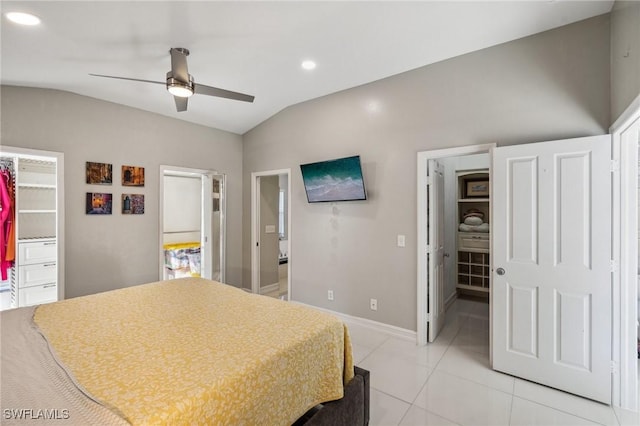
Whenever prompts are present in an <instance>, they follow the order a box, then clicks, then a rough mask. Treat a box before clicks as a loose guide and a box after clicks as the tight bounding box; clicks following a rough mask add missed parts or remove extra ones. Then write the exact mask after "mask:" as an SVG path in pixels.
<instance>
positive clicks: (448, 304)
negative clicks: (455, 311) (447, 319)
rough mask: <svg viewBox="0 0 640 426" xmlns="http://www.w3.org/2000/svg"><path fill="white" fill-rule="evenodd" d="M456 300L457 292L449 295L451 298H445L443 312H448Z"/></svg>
mask: <svg viewBox="0 0 640 426" xmlns="http://www.w3.org/2000/svg"><path fill="white" fill-rule="evenodd" d="M457 298H458V292H457V291H454V292H453V293H452V294H451V296H449V297H447V300H445V301H444V310H445V311H448V310H449V308H450V307H451V305H453V302H455V301H456V299H457Z"/></svg>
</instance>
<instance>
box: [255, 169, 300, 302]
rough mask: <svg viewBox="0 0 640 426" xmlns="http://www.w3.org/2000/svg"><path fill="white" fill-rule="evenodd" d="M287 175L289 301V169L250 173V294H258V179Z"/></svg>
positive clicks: (288, 286)
mask: <svg viewBox="0 0 640 426" xmlns="http://www.w3.org/2000/svg"><path fill="white" fill-rule="evenodd" d="M279 175H287V182H288V183H287V206H286V207H287V300H291V169H278V170H268V171H263V172H253V173H251V292H252V293H255V294H260V288H258V286H259V281H260V280H259V277H258V274H259V273H260V247H259V246H258V243H259V235H260V232H259V229H258V227H259V226H260V221H259V219H258V218H259V216H260V178H261V177H263V176H279Z"/></svg>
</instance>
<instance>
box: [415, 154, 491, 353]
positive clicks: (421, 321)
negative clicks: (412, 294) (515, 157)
mask: <svg viewBox="0 0 640 426" xmlns="http://www.w3.org/2000/svg"><path fill="white" fill-rule="evenodd" d="M495 147H496V144H495V143H489V144H482V145H469V146H460V147H455V148H445V149H436V150H430V151H420V152H418V194H417V198H418V238H417V240H418V242H417V257H418V280H417V283H416V288H417V326H416V343H417V344H418V346H424V345H426V344H427V342H428V339H427V337H428V336H427V332H428V326H427V310H428V308H429V307H428V303H427V295H428V289H429V285H428V283H427V277H428V273H429V268H428V265H427V257H426V256H425V254H426V252H425V250H426V247H427V246H428V243H429V240H428V238H427V229H428V228H427V227H428V217H427V185H428V179H427V170H428V163H429V160H434V159H437V158H445V157H458V156H462V155H470V154H484V153H490V152H491V150H492V149H493V148H495ZM489 193H490V194H491V191H490V192H489ZM490 202H491V201H490ZM489 309H491V308H489Z"/></svg>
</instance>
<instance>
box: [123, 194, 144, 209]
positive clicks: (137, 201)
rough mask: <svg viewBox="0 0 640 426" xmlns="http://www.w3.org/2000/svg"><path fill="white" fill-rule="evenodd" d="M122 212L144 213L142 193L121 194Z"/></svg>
mask: <svg viewBox="0 0 640 426" xmlns="http://www.w3.org/2000/svg"><path fill="white" fill-rule="evenodd" d="M122 214H144V194H122Z"/></svg>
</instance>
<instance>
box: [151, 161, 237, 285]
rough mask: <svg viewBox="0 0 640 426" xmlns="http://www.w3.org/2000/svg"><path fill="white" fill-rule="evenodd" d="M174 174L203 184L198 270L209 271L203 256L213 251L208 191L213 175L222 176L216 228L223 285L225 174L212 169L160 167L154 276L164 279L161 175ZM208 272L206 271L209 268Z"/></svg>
mask: <svg viewBox="0 0 640 426" xmlns="http://www.w3.org/2000/svg"><path fill="white" fill-rule="evenodd" d="M166 172H169V173H174V174H175V175H176V176H179V175H183V176H187V177H194V178H196V177H199V178H200V181H201V183H202V185H203V187H202V198H201V201H202V204H201V215H200V217H201V218H200V244H201V246H202V248H203V249H202V251H201V267H202V270H205V268H210V267H211V266H210V263H211V262H207V261H206V258H205V255H206V256H208V253H211V252H212V251H213V250H212V248H211V244H212V232H211V212H212V209H213V207H212V206H213V204H212V203H213V201H212V199H211V197H210V196H208V195H210V194H211V188H212V178H211V176H213V175H220V176H223V185H222V193H221V194H220V196H221V197H222V200H221V202H220V213H221V215H220V216H221V225H220V282H225V275H226V269H227V268H226V235H227V232H226V227H227V218H226V186H227V185H226V175H225V174H224V173H219V172H217V171H215V170H205V169H193V168H188V167H179V166H167V165H160V177H159V183H158V188H159V190H158V192H159V194H158V199H159V201H158V253H159V254H158V256H159V264H158V271H159V272H158V277H159V280H163V279H164V249H163V244H162V241H163V234H164V229H163V228H164V176H165V173H166ZM205 180H206V181H207V182H208V187H204V186H205V185H204V181H205ZM209 270H210V269H209Z"/></svg>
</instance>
